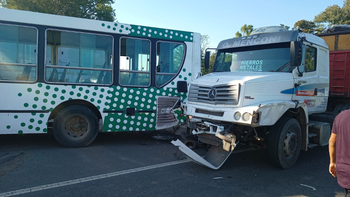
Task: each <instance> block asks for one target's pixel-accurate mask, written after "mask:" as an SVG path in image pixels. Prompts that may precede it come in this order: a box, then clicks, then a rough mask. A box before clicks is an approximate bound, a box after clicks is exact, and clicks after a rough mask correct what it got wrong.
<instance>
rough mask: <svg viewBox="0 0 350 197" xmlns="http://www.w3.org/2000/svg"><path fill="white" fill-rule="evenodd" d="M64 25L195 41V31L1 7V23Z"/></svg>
mask: <svg viewBox="0 0 350 197" xmlns="http://www.w3.org/2000/svg"><path fill="white" fill-rule="evenodd" d="M4 21H8V22H17V23H25V24H35V25H44V26H51V27H63V28H72V29H78V30H79V29H80V30H90V31H99V32H107V33H115V34H122V35H130V36H137V37H146V38H158V39H166V40H174V41H186V42H192V41H193V35H194V33H193V32H187V31H179V30H172V29H164V28H156V27H147V26H142V25H132V24H126V23H119V22H108V21H100V20H92V19H84V18H77V17H68V16H61V15H53V14H44V13H37V12H30V11H22V10H12V9H6V8H0V23H2V22H4Z"/></svg>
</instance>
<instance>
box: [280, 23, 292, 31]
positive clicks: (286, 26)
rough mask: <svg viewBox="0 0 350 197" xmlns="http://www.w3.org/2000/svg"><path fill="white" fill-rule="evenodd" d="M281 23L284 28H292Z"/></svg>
mask: <svg viewBox="0 0 350 197" xmlns="http://www.w3.org/2000/svg"><path fill="white" fill-rule="evenodd" d="M280 25H281V27H282V28H285V29H287V30H289V28H290V27H289V26H287V25H284V24H280Z"/></svg>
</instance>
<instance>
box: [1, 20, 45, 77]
mask: <svg viewBox="0 0 350 197" xmlns="http://www.w3.org/2000/svg"><path fill="white" fill-rule="evenodd" d="M0 25H7V26H15V27H25V28H32V29H35V30H36V64H21V63H2V62H1V63H0V65H8V66H25V67H35V68H36V70H35V80H33V81H28V80H27V81H23V80H4V79H2V78H0V82H1V83H30V84H34V83H36V82H37V81H38V70H39V29H38V28H37V27H34V26H28V25H19V24H11V23H9V24H7V23H0ZM17 44H18V43H17ZM17 55H18V54H17ZM29 74H30V73H29Z"/></svg>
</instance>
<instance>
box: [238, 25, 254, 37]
mask: <svg viewBox="0 0 350 197" xmlns="http://www.w3.org/2000/svg"><path fill="white" fill-rule="evenodd" d="M253 30H254V28H253V25H247V24H244V25H243V26H242V27H241V32H239V31H237V32H236V37H235V38H239V37H242V36H249V35H250V34H251V33H252V31H253Z"/></svg>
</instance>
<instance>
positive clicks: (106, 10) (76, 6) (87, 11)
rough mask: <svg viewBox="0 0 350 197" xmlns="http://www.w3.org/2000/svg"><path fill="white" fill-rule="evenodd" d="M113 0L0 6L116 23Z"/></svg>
mask: <svg viewBox="0 0 350 197" xmlns="http://www.w3.org/2000/svg"><path fill="white" fill-rule="evenodd" d="M113 3H114V1H113V0H74V1H72V0H69V1H68V0H25V1H24V0H0V6H1V7H4V8H9V9H17V10H27V11H33V12H41V13H47V14H56V15H63V16H73V17H80V18H88V19H96V20H104V21H114V20H115V19H116V18H115V13H114V10H113V8H112V4H113Z"/></svg>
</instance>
